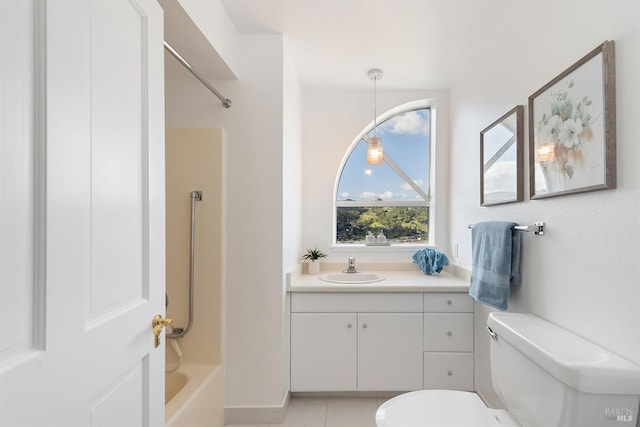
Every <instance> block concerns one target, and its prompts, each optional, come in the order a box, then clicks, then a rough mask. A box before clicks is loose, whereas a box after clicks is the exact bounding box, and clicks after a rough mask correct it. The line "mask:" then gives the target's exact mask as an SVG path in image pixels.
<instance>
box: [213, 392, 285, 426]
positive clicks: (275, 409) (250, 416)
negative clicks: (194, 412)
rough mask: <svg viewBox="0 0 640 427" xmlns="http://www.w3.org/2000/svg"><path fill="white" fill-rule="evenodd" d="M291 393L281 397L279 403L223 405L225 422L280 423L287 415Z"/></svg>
mask: <svg viewBox="0 0 640 427" xmlns="http://www.w3.org/2000/svg"><path fill="white" fill-rule="evenodd" d="M290 396H291V393H289V392H287V394H286V395H285V396H284V398H283V399H282V404H280V405H272V406H270V405H266V406H225V408H224V422H225V424H282V423H284V418H285V416H286V415H287V408H288V407H289V399H290Z"/></svg>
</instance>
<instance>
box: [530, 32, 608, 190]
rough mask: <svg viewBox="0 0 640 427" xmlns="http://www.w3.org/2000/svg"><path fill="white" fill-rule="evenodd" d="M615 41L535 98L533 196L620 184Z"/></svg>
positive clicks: (532, 112) (532, 107) (532, 114)
mask: <svg viewBox="0 0 640 427" xmlns="http://www.w3.org/2000/svg"><path fill="white" fill-rule="evenodd" d="M615 104H616V102H615V55H614V42H613V41H605V42H604V43H603V44H601V45H600V46H598V47H597V48H595V49H594V50H593V51H591V52H590V53H589V54H587V55H586V56H585V57H583V58H582V59H580V60H579V61H578V62H576V63H575V64H574V65H572V66H571V67H569V68H568V69H567V70H566V71H564V72H563V73H562V74H560V75H559V76H557V77H556V78H555V79H553V80H552V81H550V82H549V83H547V84H546V85H545V86H543V87H542V88H541V89H540V90H538V91H537V92H536V93H534V94H533V95H531V96H530V97H529V176H530V182H529V185H530V192H531V193H530V195H531V198H532V199H538V198H543V197H554V196H560V195H564V194H573V193H580V192H584V191H593V190H604V189H611V188H615V187H616V105H615Z"/></svg>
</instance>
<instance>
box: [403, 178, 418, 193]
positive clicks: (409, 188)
mask: <svg viewBox="0 0 640 427" xmlns="http://www.w3.org/2000/svg"><path fill="white" fill-rule="evenodd" d="M413 182H415V183H416V184H417V185H418V187H420V188H422V189H424V180H423V179H414V180H413ZM400 188H402V189H403V190H405V191H409V190H413V187H411V186H410V185H409V183H408V182H403V183H402V184H401V185H400Z"/></svg>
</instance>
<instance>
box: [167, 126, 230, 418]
mask: <svg viewBox="0 0 640 427" xmlns="http://www.w3.org/2000/svg"><path fill="white" fill-rule="evenodd" d="M224 146H225V133H224V132H223V131H222V130H220V129H184V128H183V129H176V128H173V129H167V130H166V144H165V152H166V200H167V208H166V217H167V220H166V229H167V231H166V252H167V257H166V258H167V260H166V266H167V274H166V277H167V284H166V289H167V294H168V297H169V305H168V307H167V316H169V317H171V318H173V325H172V326H173V327H182V328H184V327H186V325H187V323H188V317H189V249H190V248H189V246H190V220H191V192H192V191H194V190H199V191H202V200H201V201H198V202H197V206H196V210H195V242H194V243H195V245H194V307H193V308H194V310H193V324H192V328H191V330H190V331H189V332H188V333H187V334H186V335H185V336H184V337H182V338H177V342H178V343H179V345H180V347H181V348H182V353H183V360H182V365H181V367H180V369H178V371H177V372H175V373H170V374H167V380H166V383H167V390H166V391H167V392H169V393H170V394H174V397H172V398H171V399H170V400H169V401H168V402H167V405H166V410H165V418H166V422H167V426H176V427H182V426H192V425H193V426H196V425H207V426H210V427H213V426H216V427H218V426H222V425H223V424H224V393H223V391H224V373H223V363H222V362H223V340H222V324H223V323H222V322H223V314H224V306H223V304H222V300H223V288H222V283H223V282H222V279H223V271H224V270H223V269H224V266H223V263H222V261H223V255H222V242H223V239H224V230H223V228H222V210H223V200H224V197H223V188H222V182H223V181H222V180H223V176H224V170H223V161H222V159H223V155H224ZM170 344H171V343H170V342H169V339H168V338H167V345H166V347H165V351H166V366H167V368H168V369H171V368H173V367H175V366H176V365H177V363H178V360H177V357H176V353H175V351H174V349H173V346H172V345H170ZM180 379H182V380H183V381H179V380H180ZM205 421H206V424H205Z"/></svg>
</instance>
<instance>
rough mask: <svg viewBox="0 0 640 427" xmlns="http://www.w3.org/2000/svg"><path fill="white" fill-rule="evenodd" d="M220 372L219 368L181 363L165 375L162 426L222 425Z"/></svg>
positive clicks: (222, 400)
mask: <svg viewBox="0 0 640 427" xmlns="http://www.w3.org/2000/svg"><path fill="white" fill-rule="evenodd" d="M223 390H224V388H223V380H222V369H221V368H220V366H219V365H196V364H183V365H182V366H181V367H180V370H178V371H177V372H173V373H170V374H167V375H166V386H165V411H164V416H165V420H166V422H165V426H166V427H222V426H223V425H224V397H223Z"/></svg>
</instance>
